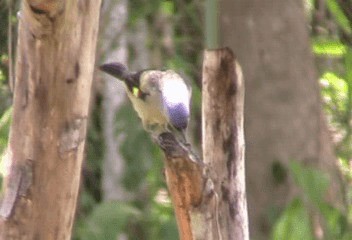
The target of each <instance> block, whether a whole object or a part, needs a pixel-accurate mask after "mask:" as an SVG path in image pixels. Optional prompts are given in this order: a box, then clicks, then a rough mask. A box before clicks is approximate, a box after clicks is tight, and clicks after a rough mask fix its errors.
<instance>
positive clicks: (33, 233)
mask: <svg viewBox="0 0 352 240" xmlns="http://www.w3.org/2000/svg"><path fill="white" fill-rule="evenodd" d="M99 11H100V1H99V0H98V1H80V0H72V1H45V0H42V1H40V0H37V1H34V0H32V1H31V0H27V1H23V2H22V8H21V12H20V14H19V17H20V23H19V41H18V46H17V52H18V56H17V65H16V67H17V69H16V70H17V71H16V81H15V91H14V112H13V121H12V125H11V130H10V139H9V146H8V154H7V157H6V159H4V160H5V161H6V162H7V164H8V175H7V176H6V178H5V182H6V183H5V185H6V189H5V196H4V198H3V201H2V205H1V209H0V214H1V216H2V217H3V220H1V223H0V226H1V227H0V228H1V232H0V239H4V240H8V239H70V237H71V229H72V225H73V222H74V213H75V207H76V201H77V195H78V187H79V182H80V181H79V180H80V173H81V165H82V159H83V150H84V142H85V136H86V126H87V115H88V105H89V98H90V91H91V83H92V75H93V66H94V59H95V47H96V38H97V32H98V19H99Z"/></svg>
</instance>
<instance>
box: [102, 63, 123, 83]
mask: <svg viewBox="0 0 352 240" xmlns="http://www.w3.org/2000/svg"><path fill="white" fill-rule="evenodd" d="M99 69H100V70H101V71H103V72H105V73H107V74H110V75H111V76H114V77H116V78H119V79H121V80H126V79H127V78H128V76H129V72H128V69H127V67H126V66H125V65H123V64H122V63H118V62H113V63H106V64H103V65H101V66H100V67H99Z"/></svg>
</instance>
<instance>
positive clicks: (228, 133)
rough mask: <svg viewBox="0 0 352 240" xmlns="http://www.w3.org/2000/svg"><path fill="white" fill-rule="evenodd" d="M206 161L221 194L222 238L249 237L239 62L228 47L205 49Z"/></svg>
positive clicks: (219, 196) (203, 114)
mask: <svg viewBox="0 0 352 240" xmlns="http://www.w3.org/2000/svg"><path fill="white" fill-rule="evenodd" d="M202 97H203V101H202V104H203V105H202V116H203V125H202V126H203V161H204V163H205V164H206V165H207V166H208V167H209V169H211V171H210V177H211V179H212V180H213V181H214V185H215V192H216V193H217V194H218V198H219V225H220V227H221V230H220V231H221V233H222V238H221V239H222V240H225V239H241V240H242V239H249V236H248V235H249V234H248V217H247V200H246V187H245V186H246V184H245V160H244V150H245V146H244V134H243V106H244V83H243V77H242V71H241V68H240V65H239V64H238V63H237V61H236V60H235V57H234V55H233V53H232V51H231V50H230V49H229V48H223V49H219V50H213V51H205V53H204V62H203V89H202Z"/></svg>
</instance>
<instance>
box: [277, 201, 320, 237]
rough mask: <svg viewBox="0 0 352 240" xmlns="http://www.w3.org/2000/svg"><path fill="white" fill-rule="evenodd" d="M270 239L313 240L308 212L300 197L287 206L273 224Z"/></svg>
mask: <svg viewBox="0 0 352 240" xmlns="http://www.w3.org/2000/svg"><path fill="white" fill-rule="evenodd" d="M271 239H272V240H284V239H285V240H297V239H305V240H313V239H314V238H313V234H312V229H311V223H310V219H309V216H308V212H307V210H306V208H305V207H304V204H303V203H302V201H301V200H300V199H295V200H293V201H292V202H291V204H289V205H288V206H287V208H286V209H285V211H284V212H283V213H282V215H281V217H280V218H279V220H278V221H277V223H276V225H275V226H274V231H273V234H272V237H271Z"/></svg>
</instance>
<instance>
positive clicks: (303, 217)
mask: <svg viewBox="0 0 352 240" xmlns="http://www.w3.org/2000/svg"><path fill="white" fill-rule="evenodd" d="M290 172H291V174H292V176H293V179H294V180H295V183H296V184H297V186H298V187H299V188H300V189H301V190H302V195H301V197H297V198H295V199H294V200H293V201H292V202H291V203H290V204H289V205H288V206H287V207H286V209H285V210H284V211H283V213H282V214H281V217H280V218H279V220H278V221H277V222H276V224H275V226H274V229H273V232H272V238H271V239H273V240H276V239H278V240H281V239H314V237H313V225H312V224H311V223H312V222H313V221H314V219H313V218H314V217H313V216H317V215H318V216H320V219H322V226H323V229H322V231H323V234H324V239H334V240H342V239H349V238H348V237H350V236H351V234H352V232H351V230H350V229H349V228H348V220H347V215H346V213H343V212H341V211H340V210H339V209H337V208H335V207H333V206H331V205H330V204H328V203H327V202H326V201H325V200H324V196H325V194H326V191H327V188H328V186H329V179H328V178H327V176H326V174H324V173H323V172H321V171H318V170H316V169H314V168H308V167H304V166H303V165H301V164H299V163H298V162H291V164H290Z"/></svg>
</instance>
